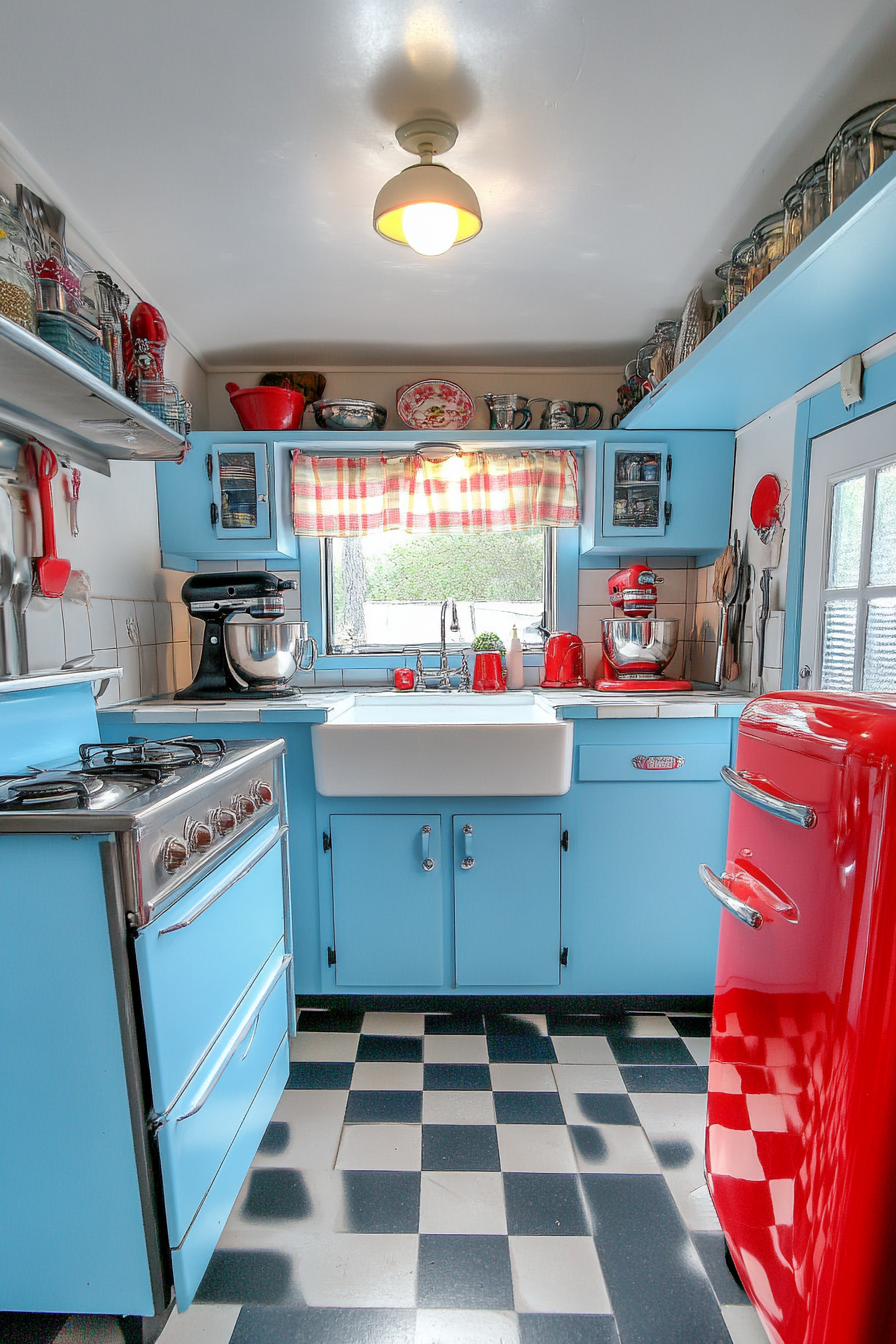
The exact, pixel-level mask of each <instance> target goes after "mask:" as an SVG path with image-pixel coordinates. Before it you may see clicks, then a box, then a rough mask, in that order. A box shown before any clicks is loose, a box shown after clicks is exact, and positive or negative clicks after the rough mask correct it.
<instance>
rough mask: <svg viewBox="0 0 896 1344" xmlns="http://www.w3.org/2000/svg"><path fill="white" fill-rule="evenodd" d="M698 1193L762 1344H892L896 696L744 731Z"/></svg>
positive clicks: (773, 716) (773, 710)
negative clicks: (752, 1311)
mask: <svg viewBox="0 0 896 1344" xmlns="http://www.w3.org/2000/svg"><path fill="white" fill-rule="evenodd" d="M723 774H724V776H725V778H726V782H727V783H728V785H729V787H730V788H731V790H732V799H731V813H730V819H729V826H728V849H727V858H726V863H725V871H724V872H723V873H721V874H719V875H715V874H713V873H712V872H711V871H710V870H709V869H708V868H706V867H705V866H704V867H702V868H701V870H700V875H701V877H702V879H703V881H704V883H705V884H706V886H707V887H708V888H709V890H710V891H711V892H712V893H713V895H714V896H716V897H717V899H718V900H719V901H721V903H722V905H723V906H725V907H726V910H727V912H728V913H725V914H723V916H722V924H721V933H720V938H719V962H718V970H717V974H716V990H715V1003H714V1009H713V1023H712V1049H711V1056H710V1065H709V1098H708V1114H707V1131H706V1170H707V1181H708V1184H709V1188H710V1191H711V1193H712V1197H713V1202H714V1203H715V1207H716V1211H717V1213H718V1216H719V1219H720V1221H721V1224H722V1228H723V1231H724V1233H725V1236H726V1238H727V1241H728V1247H729V1250H730V1253H731V1257H732V1259H733V1261H734V1263H735V1265H736V1267H737V1270H738V1273H739V1274H740V1277H741V1279H742V1281H743V1284H744V1287H745V1288H746V1290H747V1292H748V1294H749V1295H750V1297H751V1299H752V1300H753V1302H754V1303H755V1305H756V1308H757V1310H758V1311H759V1314H760V1316H761V1317H762V1319H763V1322H764V1324H765V1327H766V1329H767V1331H768V1334H769V1337H770V1338H771V1339H772V1340H773V1341H775V1342H776V1344H871V1342H872V1341H874V1344H886V1342H888V1341H896V696H893V695H859V694H855V695H833V694H824V693H822V692H798V691H792V692H786V691H782V692H778V693H776V694H773V695H765V696H762V697H760V699H758V700H754V701H753V703H752V704H750V705H749V706H748V707H747V709H746V711H745V712H744V715H743V717H742V719H741V722H740V733H739V737H738V746H737V761H736V768H735V769H734V770H728V769H726V770H725V771H723Z"/></svg>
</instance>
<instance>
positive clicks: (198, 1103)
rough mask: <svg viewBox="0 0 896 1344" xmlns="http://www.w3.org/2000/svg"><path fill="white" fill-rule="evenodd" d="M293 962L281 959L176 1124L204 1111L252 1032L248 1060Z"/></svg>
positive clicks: (165, 1116)
mask: <svg viewBox="0 0 896 1344" xmlns="http://www.w3.org/2000/svg"><path fill="white" fill-rule="evenodd" d="M291 961H292V953H289V952H288V953H287V954H286V956H284V957H282V958H281V960H280V964H279V965H278V966H277V968H276V970H275V971H274V972H273V973H272V975H271V976H270V977H269V979H268V982H267V984H266V985H265V986H264V988H263V989H262V990H261V991H260V993H259V994H258V995H256V997H255V999H254V1000H253V1002H252V1005H251V1007H250V1009H249V1011H248V1013H247V1014H246V1016H245V1018H244V1019H243V1024H242V1026H241V1027H240V1029H239V1031H238V1032H237V1034H236V1036H235V1037H234V1039H233V1040H232V1041H231V1043H230V1048H229V1049H228V1050H227V1052H226V1054H225V1055H224V1058H223V1059H222V1060H221V1062H220V1063H219V1064H218V1066H217V1068H216V1069H215V1071H214V1072H213V1073H212V1075H211V1077H210V1078H209V1080H208V1082H207V1083H206V1084H205V1087H204V1088H203V1089H202V1091H201V1092H200V1094H199V1096H198V1097H197V1098H196V1100H195V1102H194V1103H193V1105H192V1106H191V1108H190V1110H188V1111H184V1113H183V1115H179V1116H178V1117H177V1119H176V1121H175V1124H178V1125H179V1124H180V1122H181V1120H189V1119H190V1117H191V1116H192V1115H196V1113H197V1112H198V1111H201V1110H202V1108H203V1106H204V1105H205V1103H206V1102H207V1101H208V1099H209V1097H210V1096H211V1094H212V1093H213V1092H214V1090H215V1088H216V1087H217V1086H218V1083H219V1082H220V1081H221V1079H222V1078H223V1076H224V1074H225V1072H226V1070H227V1066H228V1065H229V1064H230V1062H231V1060H232V1059H233V1057H234V1055H235V1054H236V1052H237V1051H238V1050H239V1048H240V1046H241V1045H242V1043H243V1041H244V1040H245V1039H246V1037H247V1036H248V1035H249V1032H250V1031H251V1033H252V1039H251V1040H250V1041H249V1044H248V1046H247V1047H246V1049H245V1052H244V1054H243V1059H245V1058H246V1055H248V1053H249V1051H250V1050H251V1049H252V1046H253V1044H254V1042H255V1033H256V1032H257V1030H258V1022H259V1019H260V1017H261V1012H262V1009H263V1008H264V1006H265V1004H266V1003H267V1001H268V999H269V998H270V997H271V995H272V994H273V992H274V990H275V989H276V988H277V985H278V984H279V983H280V981H281V980H282V979H283V976H284V974H285V973H286V970H287V968H288V966H289V964H290V962H291ZM177 1101H178V1098H175V1100H174V1101H173V1102H172V1103H171V1105H170V1106H169V1107H168V1109H167V1111H163V1112H162V1114H161V1115H160V1116H158V1118H157V1119H156V1120H155V1121H154V1128H155V1129H161V1127H162V1125H165V1124H167V1123H168V1121H169V1120H170V1118H171V1112H172V1111H173V1110H174V1107H175V1106H176V1105H177Z"/></svg>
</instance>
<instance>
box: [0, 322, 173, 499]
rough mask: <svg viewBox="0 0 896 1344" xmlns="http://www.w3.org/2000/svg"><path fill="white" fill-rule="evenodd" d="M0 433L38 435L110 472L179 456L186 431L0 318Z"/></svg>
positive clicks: (19, 436)
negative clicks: (112, 466)
mask: <svg viewBox="0 0 896 1344" xmlns="http://www.w3.org/2000/svg"><path fill="white" fill-rule="evenodd" d="M0 430H2V431H5V432H6V433H8V434H10V435H11V436H12V437H13V438H15V439H24V438H27V437H28V436H29V435H34V437H35V438H37V439H40V440H41V442H42V443H46V444H47V445H48V446H49V447H51V448H54V449H57V450H58V451H59V452H60V453H62V454H63V456H64V457H65V458H66V459H68V460H71V461H73V462H77V463H79V464H80V465H81V466H84V467H90V468H91V469H92V470H94V471H100V472H103V473H104V474H105V475H106V476H108V475H109V461H110V459H113V460H114V459H124V460H127V459H138V460H140V461H148V462H161V461H171V460H176V459H177V458H179V457H180V455H181V453H182V452H183V451H184V448H185V446H186V440H185V439H184V437H183V436H182V435H181V434H178V433H176V432H175V431H174V430H173V429H169V427H168V426H167V425H165V424H163V423H162V421H161V420H157V419H156V418H155V416H153V415H150V414H149V412H148V411H145V410H144V409H143V407H142V406H138V405H137V403H136V402H135V401H129V400H128V398H127V397H123V396H122V395H121V393H120V392H116V391H115V390H114V388H111V387H109V385H108V384H107V383H104V382H102V380H101V379H99V378H96V377H94V375H93V374H92V373H88V371H87V370H86V369H83V368H82V367H81V365H80V364H76V363H75V361H74V360H73V359H69V358H68V356H67V355H63V354H61V353H60V351H58V350H56V349H54V348H53V346H52V345H48V344H47V342H46V341H42V340H41V339H40V337H39V336H34V335H32V333H31V332H30V331H25V329H24V328H23V327H20V326H18V325H17V324H16V323H15V322H10V321H9V320H8V318H5V317H3V316H0Z"/></svg>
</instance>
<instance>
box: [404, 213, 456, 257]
mask: <svg viewBox="0 0 896 1344" xmlns="http://www.w3.org/2000/svg"><path fill="white" fill-rule="evenodd" d="M459 224H460V216H459V215H458V213H457V210H456V209H455V208H454V206H453V205H441V204H439V203H438V202H436V201H421V202H420V203H419V204H416V205H408V206H405V209H404V213H403V214H402V218H401V226H402V228H403V229H404V236H405V238H407V240H408V242H409V243H410V245H411V247H412V248H413V249H414V251H415V252H419V253H421V255H422V256H424V257H437V256H439V255H440V254H441V253H442V252H447V251H448V249H449V247H451V245H452V244H453V243H454V241H455V239H456V238H457V230H458V226H459Z"/></svg>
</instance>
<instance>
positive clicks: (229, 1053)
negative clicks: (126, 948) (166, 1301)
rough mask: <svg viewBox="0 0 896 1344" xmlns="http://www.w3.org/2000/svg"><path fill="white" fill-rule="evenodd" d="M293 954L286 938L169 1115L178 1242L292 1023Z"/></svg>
mask: <svg viewBox="0 0 896 1344" xmlns="http://www.w3.org/2000/svg"><path fill="white" fill-rule="evenodd" d="M288 965H289V959H288V957H285V956H284V954H283V944H282V942H281V943H280V944H279V945H278V947H277V948H276V949H275V951H274V953H273V955H272V956H271V958H270V960H269V961H268V962H267V963H266V964H265V966H264V968H263V969H262V971H261V972H260V973H259V975H258V978H257V980H256V982H255V984H253V986H252V988H251V989H250V991H249V993H248V994H247V995H246V998H245V1000H244V1001H243V1003H241V1004H240V1007H239V1009H238V1010H237V1012H236V1013H235V1014H234V1017H233V1022H232V1024H231V1026H230V1027H229V1029H228V1030H227V1031H225V1032H223V1033H222V1036H221V1040H220V1041H219V1042H218V1043H217V1045H216V1048H215V1049H214V1050H213V1051H212V1053H211V1054H210V1055H209V1058H208V1059H207V1060H206V1061H205V1062H204V1064H203V1066H202V1068H201V1069H200V1070H199V1071H198V1072H197V1074H196V1076H195V1077H194V1078H193V1079H192V1080H191V1082H190V1084H189V1086H188V1087H187V1088H185V1089H184V1092H183V1095H182V1096H181V1097H180V1098H179V1099H178V1102H177V1104H176V1105H175V1106H174V1107H173V1108H172V1110H171V1111H169V1113H168V1114H167V1115H166V1116H164V1117H163V1118H162V1123H161V1125H160V1127H159V1130H158V1143H159V1155H160V1157H161V1160H162V1184H163V1187H164V1191H165V1212H166V1214H167V1218H168V1237H169V1241H170V1242H171V1245H172V1246H177V1245H178V1244H179V1243H180V1242H181V1241H182V1240H183V1238H184V1237H185V1236H186V1234H187V1230H188V1228H189V1226H190V1223H191V1222H192V1221H193V1217H194V1215H195V1214H196V1210H197V1209H198V1208H199V1206H200V1204H201V1203H202V1201H203V1199H204V1197H205V1194H206V1192H207V1190H208V1188H209V1186H210V1185H211V1183H212V1181H213V1180H214V1179H215V1175H216V1173H217V1171H218V1168H219V1167H220V1166H221V1163H222V1162H223V1160H224V1157H225V1155H226V1154H227V1151H228V1149H229V1148H230V1145H231V1144H232V1142H233V1140H234V1137H235V1136H236V1133H237V1131H238V1130H239V1128H240V1126H241V1125H242V1123H243V1120H244V1119H245V1116H246V1112H247V1111H248V1110H249V1107H250V1106H251V1104H252V1099H253V1097H254V1096H255V1094H256V1092H257V1091H258V1089H259V1087H260V1085H261V1081H262V1079H263V1078H264V1076H265V1074H266V1073H267V1071H268V1068H269V1066H270V1063H271V1060H272V1059H273V1058H274V1055H275V1054H276V1052H277V1049H278V1047H279V1045H280V1042H281V1041H282V1039H283V1036H284V1034H285V1033H286V1032H287V1031H288V1029H289V1020H288V1016H287V1004H286V969H287V966H288Z"/></svg>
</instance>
